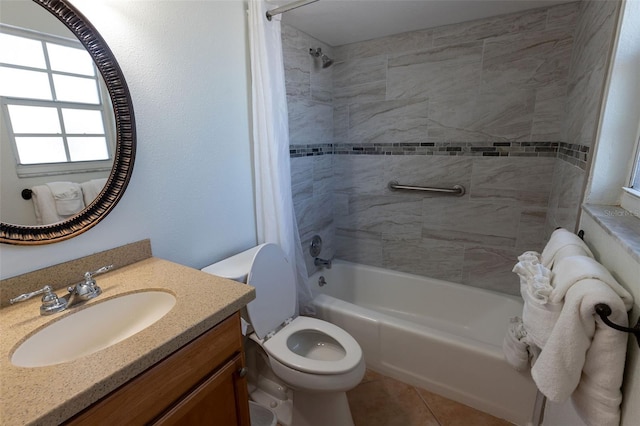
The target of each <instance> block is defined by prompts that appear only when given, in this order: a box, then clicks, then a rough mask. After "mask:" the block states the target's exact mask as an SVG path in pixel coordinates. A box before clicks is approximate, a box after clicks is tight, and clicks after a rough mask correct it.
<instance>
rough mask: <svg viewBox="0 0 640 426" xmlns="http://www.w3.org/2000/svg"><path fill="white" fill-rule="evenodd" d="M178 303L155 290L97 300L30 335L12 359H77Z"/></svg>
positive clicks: (36, 362)
mask: <svg viewBox="0 0 640 426" xmlns="http://www.w3.org/2000/svg"><path fill="white" fill-rule="evenodd" d="M175 304H176V298H175V297H174V296H173V295H172V294H170V293H167V292H164V291H155V290H154V291H145V292H141V293H130V294H126V295H123V296H119V297H116V298H114V299H109V300H106V301H104V302H101V303H96V304H94V305H91V306H90V307H88V308H85V309H83V310H81V311H78V312H76V313H74V314H71V315H69V316H66V317H64V318H62V319H61V320H59V321H55V322H53V323H51V324H50V325H48V326H46V327H45V328H43V329H42V330H40V331H38V332H37V333H35V334H34V335H32V336H30V337H29V338H28V339H27V340H25V341H24V342H22V344H20V345H19V346H18V347H17V348H16V350H15V351H14V352H13V355H12V356H11V362H12V363H13V364H14V365H17V366H19V367H42V366H46V365H54V364H60V363H63V362H69V361H73V360H75V359H78V358H80V357H82V356H85V355H89V354H92V353H94V352H97V351H99V350H101V349H104V348H107V347H109V346H111V345H114V344H116V343H118V342H121V341H122V340H124V339H126V338H127V337H131V336H133V335H134V334H136V333H138V332H139V331H142V330H144V329H145V328H147V327H149V326H150V325H151V324H153V323H155V322H156V321H158V320H159V319H160V318H162V317H163V316H165V315H166V314H167V313H168V312H169V311H170V310H171V308H173V306H174V305H175Z"/></svg>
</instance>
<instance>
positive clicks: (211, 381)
mask: <svg viewBox="0 0 640 426" xmlns="http://www.w3.org/2000/svg"><path fill="white" fill-rule="evenodd" d="M242 367H243V362H242V355H237V356H236V357H235V358H233V359H232V360H231V361H229V362H228V363H226V364H225V365H224V366H223V367H222V368H221V369H220V370H218V371H217V372H216V373H215V374H213V375H212V376H211V377H209V378H208V379H207V380H205V381H204V382H203V383H202V384H201V385H200V386H198V387H197V388H196V389H195V390H194V391H193V392H191V393H190V394H189V395H187V396H186V397H184V398H183V399H182V400H181V401H180V402H178V403H177V404H176V405H175V406H174V407H173V408H171V410H169V412H167V413H166V414H165V415H164V416H162V417H161V418H160V419H159V420H158V421H157V422H155V423H154V425H156V426H171V425H181V426H184V425H198V426H199V425H212V426H249V424H250V421H249V418H248V416H247V415H246V413H248V412H249V407H248V404H249V402H248V395H247V392H246V388H247V387H246V383H245V379H243V378H242V377H240V373H239V372H240V370H241V368H242Z"/></svg>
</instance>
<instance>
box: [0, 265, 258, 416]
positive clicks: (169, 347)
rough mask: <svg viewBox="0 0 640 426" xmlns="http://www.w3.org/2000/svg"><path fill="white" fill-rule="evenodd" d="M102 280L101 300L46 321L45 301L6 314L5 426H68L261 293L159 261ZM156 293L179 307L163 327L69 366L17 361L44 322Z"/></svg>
mask: <svg viewBox="0 0 640 426" xmlns="http://www.w3.org/2000/svg"><path fill="white" fill-rule="evenodd" d="M96 281H97V284H98V285H99V286H100V287H101V288H102V295H100V296H99V297H97V298H95V299H93V300H90V301H88V302H86V303H84V304H81V305H77V306H74V307H72V308H70V309H69V310H67V311H65V312H62V313H59V314H53V315H51V316H40V313H39V306H40V298H39V297H35V298H34V300H29V301H27V302H23V303H18V304H16V305H14V306H11V307H8V308H3V309H0V333H1V336H2V337H1V338H0V350H1V351H2V352H1V354H2V359H1V360H0V423H2V424H3V425H25V424H59V423H61V422H63V421H64V420H66V419H68V418H70V417H71V416H73V415H75V414H76V413H78V412H79V411H81V410H83V409H84V408H86V407H87V406H89V405H91V404H92V403H94V402H95V401H97V400H98V399H100V398H102V397H103V396H105V395H107V394H108V393H110V392H111V391H113V390H115V389H116V388H118V387H119V386H121V385H122V384H124V383H126V382H127V381H129V380H130V379H132V378H133V377H135V376H137V375H138V374H140V373H141V372H143V371H144V370H146V369H147V368H149V367H151V366H152V365H153V364H155V363H157V362H158V361H160V360H161V359H163V358H165V357H166V356H167V355H169V354H171V353H172V352H174V351H176V350H177V349H179V348H180V347H182V346H184V345H185V344H187V343H188V342H190V341H191V340H193V339H194V338H196V337H197V336H199V335H200V334H202V333H204V332H205V331H207V330H209V329H210V328H212V327H214V326H215V325H216V324H218V323H219V322H221V321H222V320H224V319H225V318H226V317H228V316H229V315H231V314H233V313H234V312H236V311H238V310H240V309H241V308H242V307H244V306H245V305H246V304H247V303H249V302H250V301H251V300H252V299H253V298H254V297H255V290H254V289H253V287H250V286H248V285H245V284H240V283H237V282H235V281H231V280H227V279H224V278H220V277H216V276H213V275H210V274H207V273H204V272H201V271H198V270H196V269H192V268H189V267H186V266H182V265H178V264H176V263H172V262H169V261H166V260H162V259H158V258H154V257H152V258H149V259H146V260H142V261H140V262H137V263H134V264H132V265H129V266H125V267H122V268H120V269H116V270H114V271H111V272H108V273H106V274H104V275H99V276H97V277H96ZM44 284H46V283H43V285H44ZM153 289H163V290H165V291H169V292H170V293H172V294H173V295H174V296H175V297H176V304H175V306H174V307H173V309H172V310H171V311H169V313H167V314H166V315H165V316H164V317H162V318H161V319H160V320H159V321H158V322H156V323H155V324H153V325H151V326H149V327H148V328H146V329H144V330H142V331H140V332H139V333H137V334H135V335H133V336H131V337H129V338H128V339H125V340H123V341H121V342H119V343H117V344H114V345H112V346H110V347H108V348H106V349H103V350H100V351H98V352H95V353H93V354H90V355H87V356H84V357H82V358H79V359H78V360H76V361H71V362H67V363H63V364H57V365H52V366H47V367H34V368H23V367H16V366H14V365H13V364H12V363H11V361H10V357H11V353H12V351H13V349H14V348H15V347H16V346H17V345H18V344H19V343H21V342H22V341H23V340H25V339H26V338H27V337H28V336H29V335H31V334H33V333H34V332H35V331H37V330H39V329H40V328H42V327H43V326H44V325H46V324H48V323H50V322H52V321H56V320H58V319H61V318H63V317H64V316H66V315H69V314H71V313H73V312H77V311H78V310H79V309H82V308H83V307H86V306H89V305H91V304H94V303H100V302H102V301H105V300H108V299H109V298H112V297H115V296H118V295H121V294H125V293H133V292H138V291H146V290H153ZM58 294H59V295H62V294H64V292H62V291H58Z"/></svg>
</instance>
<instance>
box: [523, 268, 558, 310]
mask: <svg viewBox="0 0 640 426" xmlns="http://www.w3.org/2000/svg"><path fill="white" fill-rule="evenodd" d="M536 267H537V270H538V272H537V273H536V274H535V275H534V276H533V277H532V278H531V279H530V280H529V283H528V284H529V285H528V290H529V294H531V296H533V298H534V299H535V300H536V301H538V302H539V303H542V304H545V303H547V302H548V301H549V296H550V295H551V293H552V292H553V286H552V281H551V280H552V277H553V272H551V270H550V269H547V268H545V266H544V265H541V264H538V265H536Z"/></svg>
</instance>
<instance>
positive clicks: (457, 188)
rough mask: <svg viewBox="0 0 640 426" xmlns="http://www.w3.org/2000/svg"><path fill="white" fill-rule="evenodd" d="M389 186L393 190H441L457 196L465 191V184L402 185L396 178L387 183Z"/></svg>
mask: <svg viewBox="0 0 640 426" xmlns="http://www.w3.org/2000/svg"><path fill="white" fill-rule="evenodd" d="M387 187H388V188H389V189H390V190H391V191H396V190H399V189H402V190H407V191H425V192H440V193H444V194H453V195H457V196H459V197H460V196H462V195H464V193H465V189H464V186H462V185H453V188H434V187H429V186H413V185H400V184H399V183H398V182H396V181H395V180H392V181H391V182H389V183H388V184H387Z"/></svg>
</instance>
